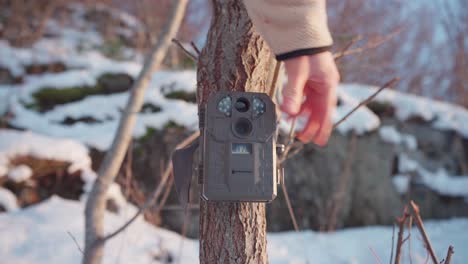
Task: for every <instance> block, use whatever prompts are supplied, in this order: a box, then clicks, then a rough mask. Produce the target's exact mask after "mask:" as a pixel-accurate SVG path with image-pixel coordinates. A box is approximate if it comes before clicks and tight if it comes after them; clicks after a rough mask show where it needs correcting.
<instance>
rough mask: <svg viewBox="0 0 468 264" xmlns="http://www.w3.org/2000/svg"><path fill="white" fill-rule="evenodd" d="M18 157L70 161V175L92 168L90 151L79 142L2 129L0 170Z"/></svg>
mask: <svg viewBox="0 0 468 264" xmlns="http://www.w3.org/2000/svg"><path fill="white" fill-rule="evenodd" d="M16 156H33V157H36V158H42V159H52V160H61V161H68V162H70V163H71V166H70V167H69V168H68V170H69V172H70V173H72V172H75V171H77V170H87V169H89V168H90V167H91V159H90V157H89V156H88V149H87V148H86V147H85V146H84V145H83V144H81V143H79V142H76V141H74V140H70V139H59V138H51V137H47V136H42V135H38V134H35V133H32V132H23V131H17V130H11V129H0V168H1V167H4V168H8V166H9V159H11V158H14V157H16Z"/></svg>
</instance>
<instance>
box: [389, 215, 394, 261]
mask: <svg viewBox="0 0 468 264" xmlns="http://www.w3.org/2000/svg"><path fill="white" fill-rule="evenodd" d="M394 247H395V224H393V225H392V249H391V250H390V262H389V264H392V263H393V249H394Z"/></svg>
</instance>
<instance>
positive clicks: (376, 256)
mask: <svg viewBox="0 0 468 264" xmlns="http://www.w3.org/2000/svg"><path fill="white" fill-rule="evenodd" d="M369 250H370V251H371V252H372V255H373V256H374V258H375V262H376V263H378V264H382V261H381V260H380V258H379V256H378V255H377V253H376V252H375V250H374V249H373V248H372V247H369Z"/></svg>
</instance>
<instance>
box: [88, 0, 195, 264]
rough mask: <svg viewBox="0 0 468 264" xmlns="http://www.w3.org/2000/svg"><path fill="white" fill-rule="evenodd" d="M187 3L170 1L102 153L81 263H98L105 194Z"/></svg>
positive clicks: (100, 253)
mask: <svg viewBox="0 0 468 264" xmlns="http://www.w3.org/2000/svg"><path fill="white" fill-rule="evenodd" d="M187 2H188V0H176V1H174V3H173V4H174V5H173V8H172V10H171V14H170V15H169V19H168V22H167V24H166V26H165V27H164V29H163V30H162V32H161V35H160V37H159V39H158V40H157V42H156V44H155V45H154V47H153V48H152V50H151V52H150V54H149V55H148V57H147V58H146V60H145V63H144V66H143V69H142V71H141V72H140V74H139V76H138V78H137V80H136V81H135V84H134V85H133V87H132V89H131V92H130V96H129V99H128V102H127V105H126V107H125V110H124V111H123V113H122V116H121V119H120V122H119V127H118V130H117V133H116V135H115V138H114V140H113V142H112V145H111V148H110V149H109V151H108V152H107V153H106V156H105V158H104V161H103V163H102V165H101V167H100V168H99V171H98V177H97V179H96V181H95V182H94V184H93V187H92V189H91V192H90V193H89V196H88V200H87V202H86V208H85V248H84V253H83V263H86V264H99V263H101V262H102V257H103V254H104V244H105V242H106V239H105V234H104V213H105V209H106V194H107V191H108V189H109V187H110V186H111V184H112V183H113V182H114V180H115V177H116V176H117V173H118V171H119V169H120V166H121V164H122V161H123V159H124V157H125V153H126V151H127V148H128V145H129V143H130V140H131V139H132V130H133V127H134V125H135V122H136V113H138V112H139V111H140V109H141V106H142V103H143V99H144V95H145V91H146V89H147V87H148V84H149V82H150V81H151V77H152V73H153V72H154V71H155V70H157V69H158V67H159V65H160V64H161V62H162V60H163V59H164V56H165V55H166V53H167V50H168V47H169V46H170V45H171V39H172V38H174V36H175V35H176V33H177V31H178V29H179V27H180V24H181V21H182V19H183V17H184V14H185V9H186V6H187Z"/></svg>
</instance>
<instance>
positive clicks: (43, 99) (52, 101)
mask: <svg viewBox="0 0 468 264" xmlns="http://www.w3.org/2000/svg"><path fill="white" fill-rule="evenodd" d="M103 93H104V90H103V89H102V87H101V86H100V85H96V86H94V87H89V86H78V87H70V88H65V89H57V88H52V87H44V88H42V89H40V90H38V91H37V92H35V93H33V94H32V96H33V98H34V101H35V102H34V103H31V104H30V107H33V108H35V109H37V110H38V111H41V112H45V111H48V110H51V109H52V108H54V107H55V106H56V105H61V104H66V103H71V102H76V101H79V100H82V99H84V98H85V97H86V96H89V95H97V94H103Z"/></svg>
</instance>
